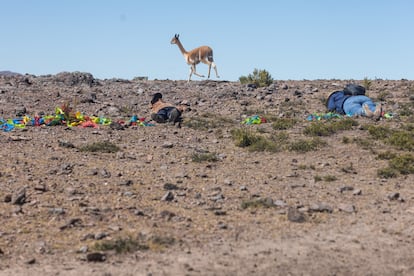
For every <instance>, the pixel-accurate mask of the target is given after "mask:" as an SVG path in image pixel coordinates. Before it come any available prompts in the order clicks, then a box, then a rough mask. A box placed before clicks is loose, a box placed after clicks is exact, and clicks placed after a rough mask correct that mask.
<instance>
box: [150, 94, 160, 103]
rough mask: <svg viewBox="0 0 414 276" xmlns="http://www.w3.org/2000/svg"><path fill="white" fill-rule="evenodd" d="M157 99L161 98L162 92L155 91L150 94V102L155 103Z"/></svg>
mask: <svg viewBox="0 0 414 276" xmlns="http://www.w3.org/2000/svg"><path fill="white" fill-rule="evenodd" d="M159 99H162V94H161V93H155V94H154V96H152V100H151V104H155V103H156V102H158V100H159Z"/></svg>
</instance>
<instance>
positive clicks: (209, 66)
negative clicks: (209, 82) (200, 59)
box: [207, 63, 211, 79]
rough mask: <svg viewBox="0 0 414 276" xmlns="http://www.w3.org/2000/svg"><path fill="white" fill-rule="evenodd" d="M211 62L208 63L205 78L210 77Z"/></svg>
mask: <svg viewBox="0 0 414 276" xmlns="http://www.w3.org/2000/svg"><path fill="white" fill-rule="evenodd" d="M210 70H211V63H209V64H208V75H207V78H208V79H209V78H210Z"/></svg>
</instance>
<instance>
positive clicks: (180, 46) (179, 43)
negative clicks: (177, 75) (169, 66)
mask: <svg viewBox="0 0 414 276" xmlns="http://www.w3.org/2000/svg"><path fill="white" fill-rule="evenodd" d="M177 46H178V48H180V51H181V53H182V54H183V55H184V54H186V53H187V51H186V50H185V49H184V47H183V44H181V42H180V41H179V40H177Z"/></svg>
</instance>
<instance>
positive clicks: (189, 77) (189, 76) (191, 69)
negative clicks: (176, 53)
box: [188, 66, 193, 81]
mask: <svg viewBox="0 0 414 276" xmlns="http://www.w3.org/2000/svg"><path fill="white" fill-rule="evenodd" d="M192 74H193V67H192V66H190V74H189V75H188V81H190V80H191V75H192Z"/></svg>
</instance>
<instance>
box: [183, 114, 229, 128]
mask: <svg viewBox="0 0 414 276" xmlns="http://www.w3.org/2000/svg"><path fill="white" fill-rule="evenodd" d="M231 124H234V121H233V120H231V119H229V118H226V117H223V116H219V115H216V114H212V113H205V114H203V115H202V116H197V117H191V118H188V119H185V120H184V122H183V125H184V126H186V127H189V128H192V129H196V130H209V129H215V128H220V127H224V126H228V125H231Z"/></svg>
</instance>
